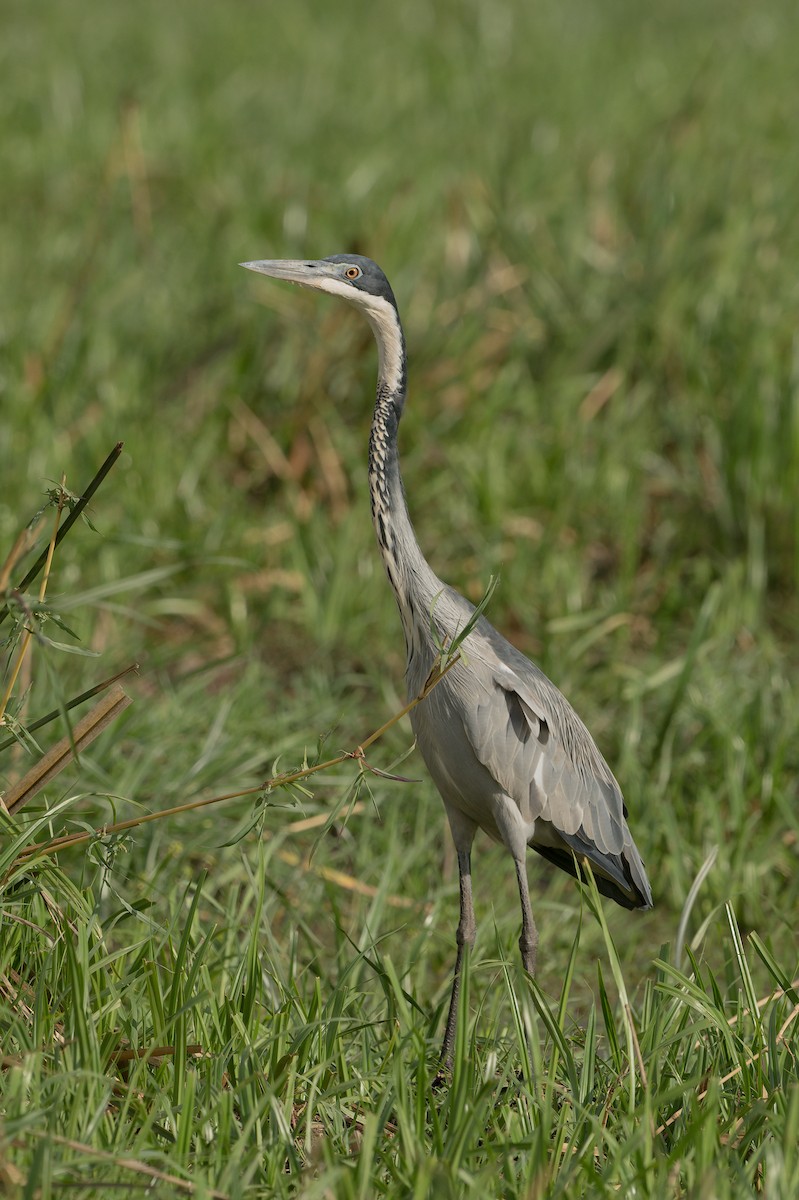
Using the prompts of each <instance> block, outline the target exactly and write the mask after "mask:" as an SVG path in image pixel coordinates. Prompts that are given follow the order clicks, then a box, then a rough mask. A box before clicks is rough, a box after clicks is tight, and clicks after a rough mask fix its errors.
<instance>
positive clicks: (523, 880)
mask: <svg viewBox="0 0 799 1200" xmlns="http://www.w3.org/2000/svg"><path fill="white" fill-rule="evenodd" d="M514 862H515V864H516V880H517V882H518V884H519V899H520V900H521V905H522V932H521V937H520V938H519V950H520V951H521V955H522V965H523V966H524V969H525V971H526V972H527V974H528V975H535V959H536V954H537V952H538V930H537V929H536V927H535V921H534V920H533V910H532V907H531V905H530V888H529V885H528V883H527V865H526V863H525V860H524V858H514Z"/></svg>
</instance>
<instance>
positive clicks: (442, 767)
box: [241, 254, 652, 1063]
mask: <svg viewBox="0 0 799 1200" xmlns="http://www.w3.org/2000/svg"><path fill="white" fill-rule="evenodd" d="M241 265H242V266H245V267H248V268H249V269H250V270H253V271H259V272H261V273H262V274H264V275H271V276H273V277H274V278H278V279H286V280H289V281H291V282H293V283H298V284H300V285H301V286H304V287H310V288H314V289H316V290H318V291H324V292H329V293H331V294H333V295H337V296H340V297H342V298H343V299H346V300H348V301H349V302H350V303H352V304H354V305H355V306H356V307H357V308H360V309H361V311H362V312H363V313H364V314H365V316H366V317H367V319H368V320H369V323H370V324H371V326H372V330H373V332H374V335H375V339H376V341H377V346H378V354H379V368H378V381H377V400H376V403H375V410H374V417H373V420H372V429H371V435H370V439H369V487H370V494H371V504H372V518H373V521H374V526H375V532H376V534H377V541H378V545H379V547H380V551H381V554H382V556H383V561H384V564H385V568H386V573H387V575H388V578H389V582H390V583H391V586H392V588H393V590H394V595H395V596H396V599H397V605H398V607H399V611H400V617H401V620H402V627H403V632H404V634H405V648H406V653H407V670H406V684H407V689H408V696H409V698H413V697H415V696H417V695H418V694H419V693H420V692H421V690H422V688H423V686H424V684H425V682H426V680H427V679H428V677H429V674H430V671H431V669H432V667H433V664H434V662H435V660H436V656H437V653H438V650H437V644H436V643H437V642H438V644H439V645H440V644H445V643H446V642H447V641H449V640H451V639H453V638H454V637H455V636H456V635H457V634H458V633H459V632H460V631H462V630H463V629H464V627H465V626H466V624H467V622H468V621H469V620H470V618H471V617H472V615H473V613H474V606H473V605H471V604H470V603H469V602H468V601H467V600H465V599H464V598H463V596H461V595H459V594H458V593H457V592H456V591H454V590H453V588H451V587H447V586H446V584H443V583H442V582H441V580H440V579H438V577H437V576H436V575H435V574H434V573H433V571H432V569H431V568H430V566H429V564H428V563H427V561H426V559H425V558H424V555H423V554H422V552H421V550H420V548H419V544H418V542H417V540H416V535H415V533H414V530H413V526H412V524H411V520H410V516H409V514H408V507H407V503H406V500H405V492H404V488H403V485H402V479H401V476H400V470H399V457H398V451H397V429H398V425H399V421H400V418H401V416H402V409H403V406H404V403H405V391H406V355H405V339H404V335H403V332H402V325H401V323H400V318H399V313H398V311H397V304H396V301H395V299H394V294H393V292H392V290H391V287H390V285H389V283H388V280H387V279H386V277H385V275H384V274H383V272H382V271H381V270H380V268H379V267H378V266H377V265H376V264H375V263H373V262H372V261H371V260H370V259H368V258H362V257H360V256H359V255H352V254H337V255H334V256H333V257H331V258H326V259H321V260H317V261H313V262H305V261H288V260H278V261H263V262H250V263H242V264H241ZM411 724H412V726H413V730H414V733H415V735H416V739H417V743H418V747H419V751H420V753H421V755H422V757H423V759H424V761H425V763H426V764H427V768H428V770H429V772H430V774H431V776H432V777H433V780H434V782H435V784H436V787H437V788H438V790H439V792H440V793H441V797H442V799H443V801H444V807H445V809H446V813H447V817H448V819H449V824H450V828H451V830H452V836H453V839H454V842H455V848H456V850H457V854H458V869H459V875H460V922H459V924H458V932H457V947H458V951H457V957H456V961H455V971H454V977H453V985H452V998H451V1001H450V1007H449V1016H448V1019H447V1027H446V1033H445V1036H444V1045H443V1049H442V1059H443V1060H444V1062H445V1063H446V1062H450V1061H451V1057H452V1050H453V1046H454V1039H455V1028H456V1019H457V1009H458V998H459V994H460V977H461V967H462V961H463V950H464V946H467V945H468V946H471V945H472V944H473V943H474V937H475V920H474V908H473V904H472V888H471V859H470V855H471V847H472V842H473V840H474V835H475V832H476V831H477V829H478V828H479V829H483V830H484V831H485V832H486V833H487V834H488V835H489V837H492V838H494V839H495V840H496V841H499V842H502V843H503V844H504V845H505V846H506V847H507V849H508V851H509V852H510V854H511V855H512V857H513V860H514V863H515V866H516V878H517V883H518V887H519V897H520V901H521V909H522V933H521V937H520V939H519V947H520V950H521V954H522V961H523V963H524V966H525V968H526V969H527V970H528V971H529V972H530V973H531V974H532V973H533V972H534V971H535V963H536V952H537V947H538V934H537V931H536V928H535V922H534V921H533V915H532V910H531V906H530V896H529V889H528V884H527V873H526V865H525V860H526V853H527V847H528V846H532V848H533V849H534V850H537V851H538V853H539V854H541V855H543V857H544V858H547V859H549V860H550V861H551V862H553V863H555V864H556V865H557V866H559V867H561V868H562V869H563V870H565V871H568V872H569V873H570V874H572V875H575V874H577V873H578V871H579V870H580V867H581V864H582V862H583V860H587V861H588V862H589V863H590V864H591V869H592V871H593V873H594V876H595V878H596V882H597V886H598V888H599V890H600V892H602V893H603V894H604V895H606V896H609V897H610V898H611V899H613V900H615V901H616V902H617V903H618V904H621V905H623V906H624V907H625V908H650V907H651V905H652V893H651V891H650V887H649V881H648V879H647V876H646V871H645V869H644V864H643V863H642V861H641V856H640V855H639V853H638V850H637V849H636V846H635V843H634V842H633V839H632V835H631V833H630V830H629V828H628V826H627V819H626V818H627V810H626V808H625V806H624V802H623V800H622V794H621V789H620V788H619V785H618V783H617V782H616V780H615V779H614V777H613V774H612V772H611V770H610V768H609V767H608V765H607V763H606V762H605V760H604V758H603V757H602V755H601V754H600V752H599V750H598V749H597V747H596V744H595V743H594V740H593V738H592V737H591V735H590V733H589V732H588V730H587V729H586V727H585V725H584V724H583V723H582V721H581V720H580V718H579V717H578V716H577V714H576V713H575V711H574V709H573V708H572V707H571V705H570V704H569V702H568V700H566V699H565V697H564V696H563V695H561V693H560V692H559V691H558V689H557V688H556V687H555V685H554V684H553V683H551V682H550V680H549V679H547V677H546V675H544V673H543V672H542V671H541V670H539V668H538V667H536V666H535V664H534V663H532V662H530V661H529V659H527V658H525V656H524V655H523V654H521V653H520V652H519V651H518V650H516V649H515V647H514V646H512V645H511V644H510V643H509V642H508V641H506V640H505V638H503V637H502V636H501V634H499V633H497V631H496V630H495V629H494V628H493V626H492V625H490V624H489V622H488V621H487V620H486V619H485V617H480V618H479V619H478V621H477V623H476V625H475V626H474V629H473V630H472V631H471V632H470V634H469V635H468V637H467V638H466V639H465V640H464V642H463V645H462V657H461V658H460V660H459V661H458V662H456V664H455V665H454V666H453V667H452V668H451V670H450V671H449V672H448V673H447V674H446V675H445V677H444V678H443V679H442V680H441V681H440V682H439V683H438V684H437V685H436V687H435V688H433V689H432V691H431V692H430V693H429V695H428V696H427V697H426V698H425V699H424V700H423V701H422V702H421V703H420V704H418V705H417V706H416V707H415V708H414V709H413V710H412V711H411Z"/></svg>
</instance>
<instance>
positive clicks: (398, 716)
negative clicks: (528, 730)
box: [9, 654, 459, 871]
mask: <svg viewBox="0 0 799 1200" xmlns="http://www.w3.org/2000/svg"><path fill="white" fill-rule="evenodd" d="M458 661H459V655H458V654H454V655H453V657H452V658H451V659H450V660H449V661H448V663H447V665H446V666H445V667H444V668H443V670H441V669H436V667H434V668H433V670H431V672H430V674H429V676H428V677H427V680H426V682H425V685H424V687H423V688H422V690H421V692H420V693H419V695H418V696H416V697H414V699H413V700H411V701H409V702H408V704H406V705H405V706H404V707H403V708H401V709H400V710H399V712H397V713H395V714H394V716H393V717H391V718H390V720H388V721H386V722H385V724H383V725H381V726H380V728H379V729H376V730H375V732H374V733H372V734H370V735H369V737H368V738H366V740H365V741H363V742H361V743H360V746H359V749H361V750H365V749H366V748H367V747H368V746H371V745H372V744H373V743H374V742H376V741H377V739H378V738H380V737H382V736H383V734H384V733H386V731H387V730H389V729H390V728H391V726H392V725H396V723H397V722H398V721H400V720H402V718H403V717H404V716H406V715H407V714H408V713H409V712H411V710H412V709H414V708H415V707H416V705H417V704H420V703H421V701H422V700H424V699H425V698H426V697H427V696H429V694H430V692H431V691H432V690H433V688H434V687H436V686H437V685H438V684H439V683H440V682H441V680H442V679H443V678H444V676H445V675H446V674H447V673H448V672H449V671H451V670H452V668H453V667H454V666H455V664H456V663H457V662H458ZM352 757H353V754H352V753H351V752H348V753H343V754H337V755H336V757H335V758H330V759H327V760H326V761H325V762H322V763H316V764H315V765H314V766H312V767H303V768H302V769H300V770H299V771H288V772H286V773H285V774H283V775H276V776H274V778H272V779H270V780H267V781H266V782H265V783H262V784H258V786H257V787H249V788H242V789H241V790H240V791H237V792H225V793H223V794H222V795H219V796H206V797H204V798H203V799H201V800H190V801H188V802H187V803H185V804H176V805H173V806H172V807H171V808H162V809H159V810H158V811H157V812H153V813H144V814H143V815H142V816H139V817H130V818H129V819H128V820H127V821H117V822H115V823H114V824H113V825H103V826H101V827H100V828H96V829H91V830H88V831H86V832H81V833H68V834H64V835H63V836H62V837H58V838H51V839H50V840H49V841H46V842H33V843H32V844H31V845H30V846H26V847H25V849H24V850H21V851H20V853H19V854H18V855H17V857H16V859H15V860H14V862H13V863H12V864H11V867H10V868H9V871H11V870H13V869H14V866H15V865H16V864H17V863H19V862H22V861H24V860H26V859H28V858H33V857H34V856H35V855H38V854H56V853H57V852H58V851H59V850H66V849H68V848H70V849H71V848H72V847H73V846H80V845H83V844H84V843H86V842H88V841H91V840H92V839H93V838H100V837H106V836H108V835H109V834H113V833H124V832H125V831H127V830H128V829H136V828H137V827H138V826H139V825H147V824H149V823H150V822H151V821H162V820H164V819H165V818H166V817H174V816H177V815H179V814H180V813H186V812H194V811H195V810H196V809H200V808H207V807H208V806H209V805H212V804H221V803H222V802H223V801H224V800H238V799H241V798H242V797H244V796H255V795H258V794H259V793H262V792H264V791H272V790H273V789H274V788H278V787H287V786H289V785H291V784H293V783H297V782H299V781H300V780H301V779H307V778H308V777H309V776H310V775H316V774H318V772H319V771H327V770H330V769H331V768H332V767H338V766H340V765H341V763H343V762H346V761H347V759H348V758H352Z"/></svg>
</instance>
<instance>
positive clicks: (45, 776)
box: [3, 683, 132, 813]
mask: <svg viewBox="0 0 799 1200" xmlns="http://www.w3.org/2000/svg"><path fill="white" fill-rule="evenodd" d="M131 703H132V699H131V697H130V696H128V694H127V693H126V692H125V690H124V688H123V687H122V686H121V684H119V683H116V684H114V686H113V687H112V688H111V690H110V691H109V693H108V695H107V696H104V697H103V699H102V700H99V701H98V702H97V704H95V706H94V708H93V709H92V710H91V712H88V713H87V714H86V716H85V717H82V718H81V720H80V721H78V723H77V725H76V726H75V728H74V730H73V731H72V733H71V736H70V735H67V736H65V737H62V738H61V740H60V741H59V742H56V744H55V746H53V747H52V748H51V749H50V750H48V751H47V753H46V754H45V755H43V757H42V758H41V759H40V760H39V762H37V763H36V765H35V766H33V767H31V769H30V771H28V773H27V774H26V775H24V776H23V778H22V779H20V780H19V782H18V783H15V784H14V785H13V787H10V788H9V789H8V791H7V792H6V793H5V795H4V796H3V800H4V802H5V806H6V808H7V809H8V812H9V813H13V812H15V811H17V810H18V809H20V808H22V806H23V805H24V804H27V802H28V801H29V800H30V799H32V798H33V796H35V795H36V793H37V792H39V791H41V789H42V788H43V787H44V786H45V784H46V783H48V782H49V781H50V780H51V779H53V778H54V776H56V775H57V774H58V773H59V771H63V769H64V767H65V766H66V765H67V764H68V763H69V762H70V761H71V760H72V759H73V758H77V756H78V754H79V753H80V752H81V751H82V750H85V749H86V747H87V746H89V745H91V743H92V742H93V741H94V739H95V738H96V737H98V736H99V735H100V734H101V733H102V732H103V730H104V729H105V728H106V726H107V725H110V723H111V722H112V721H113V720H115V719H116V718H117V717H118V716H119V714H120V713H122V712H124V711H125V709H126V708H127V707H128V705H129V704H131Z"/></svg>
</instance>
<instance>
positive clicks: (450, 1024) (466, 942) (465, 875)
mask: <svg viewBox="0 0 799 1200" xmlns="http://www.w3.org/2000/svg"><path fill="white" fill-rule="evenodd" d="M458 873H459V876H460V893H461V915H460V920H459V922H458V932H457V935H456V941H457V944H458V951H457V954H456V956H455V972H454V974H453V977H452V995H451V996H450V1001H449V1016H448V1017H447V1028H446V1032H445V1034H444V1045H443V1046H442V1047H441V1067H442V1068H443V1069H445V1070H449V1069H450V1068H451V1067H452V1052H453V1050H454V1048H455V1030H456V1028H457V1024H458V1001H459V1000H460V994H461V970H462V967H463V948H464V946H468V947H469V949H470V950H471V949H472V947H473V946H474V939H475V935H476V933H477V925H476V923H475V919H474V904H473V903H472V867H471V855H470V853H469V851H468V850H459V851H458ZM527 903H528V907H529V903H530V902H529V900H528V902H527ZM534 928H535V927H534Z"/></svg>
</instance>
